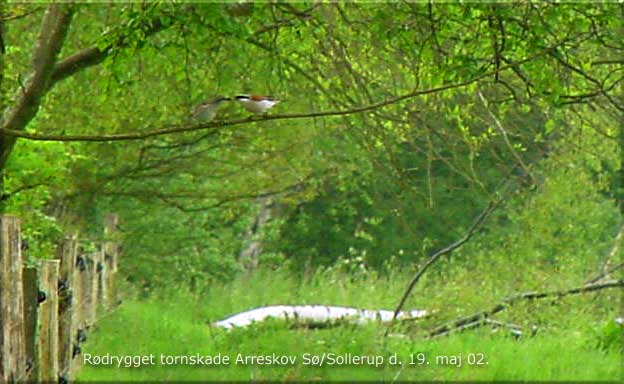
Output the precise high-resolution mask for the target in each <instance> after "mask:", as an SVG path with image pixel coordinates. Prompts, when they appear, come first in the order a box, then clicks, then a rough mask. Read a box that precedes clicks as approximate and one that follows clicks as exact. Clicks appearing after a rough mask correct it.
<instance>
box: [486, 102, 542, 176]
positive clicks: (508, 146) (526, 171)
mask: <svg viewBox="0 0 624 384" xmlns="http://www.w3.org/2000/svg"><path fill="white" fill-rule="evenodd" d="M477 95H478V96H479V99H481V102H482V103H483V106H484V107H485V110H486V111H487V113H488V115H490V117H491V118H492V120H494V124H495V125H496V127H497V128H498V130H499V131H500V133H501V134H502V136H503V140H504V141H505V145H507V149H509V152H511V154H512V155H513V157H514V158H515V159H516V161H517V162H518V164H519V165H520V167H522V170H523V171H524V173H525V174H527V175H529V177H530V178H531V182H532V183H533V184H535V178H534V177H533V174H532V173H531V172H530V170H529V167H527V165H526V164H525V163H524V161H523V160H522V157H520V155H518V152H517V151H516V150H515V149H514V147H513V145H512V144H511V141H509V135H508V134H507V131H506V130H505V128H503V125H502V124H501V123H500V121H499V120H498V118H496V115H494V113H493V112H492V111H491V110H490V106H489V104H488V101H487V100H486V98H485V97H484V96H483V94H482V93H481V91H477Z"/></svg>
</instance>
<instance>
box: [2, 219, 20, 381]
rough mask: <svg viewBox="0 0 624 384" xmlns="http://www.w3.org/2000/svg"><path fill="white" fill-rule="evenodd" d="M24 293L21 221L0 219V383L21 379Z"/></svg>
mask: <svg viewBox="0 0 624 384" xmlns="http://www.w3.org/2000/svg"><path fill="white" fill-rule="evenodd" d="M23 315H24V292H23V286H22V250H21V236H20V222H19V219H17V218H16V217H14V216H0V382H3V383H8V382H12V381H18V380H24V378H25V377H26V348H25V336H24V323H23V318H22V317H23Z"/></svg>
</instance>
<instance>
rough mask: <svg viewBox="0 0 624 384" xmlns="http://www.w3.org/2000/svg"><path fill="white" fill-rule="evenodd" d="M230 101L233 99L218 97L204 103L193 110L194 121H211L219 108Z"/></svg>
mask: <svg viewBox="0 0 624 384" xmlns="http://www.w3.org/2000/svg"><path fill="white" fill-rule="evenodd" d="M228 100H232V99H231V98H229V97H225V96H217V97H215V98H213V99H210V100H206V101H204V102H203V103H201V104H199V105H197V106H196V107H195V108H193V115H192V116H193V119H195V120H197V121H210V120H212V119H214V117H215V115H216V114H217V109H219V106H220V105H221V104H223V103H224V102H226V101H228Z"/></svg>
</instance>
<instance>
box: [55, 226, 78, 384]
mask: <svg viewBox="0 0 624 384" xmlns="http://www.w3.org/2000/svg"><path fill="white" fill-rule="evenodd" d="M76 246H77V242H76V236H75V235H72V236H68V237H66V238H65V239H64V240H63V242H62V243H61V244H60V246H59V248H58V258H59V259H60V271H59V281H58V294H59V332H58V333H59V353H58V359H59V362H58V369H59V374H60V377H63V378H65V379H66V380H67V381H69V378H70V377H71V363H72V360H73V356H72V355H73V343H72V341H73V340H74V338H73V336H74V334H75V313H76V311H75V310H74V300H75V299H74V291H73V288H75V287H74V275H75V268H76V253H77V249H76Z"/></svg>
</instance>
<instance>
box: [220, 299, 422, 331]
mask: <svg viewBox="0 0 624 384" xmlns="http://www.w3.org/2000/svg"><path fill="white" fill-rule="evenodd" d="M426 315H427V311H425V310H413V311H405V312H401V313H400V314H399V318H400V319H408V318H409V319H414V318H420V317H424V316H426ZM393 316H394V312H393V311H388V310H366V309H357V308H350V307H335V306H326V305H272V306H267V307H260V308H255V309H252V310H249V311H245V312H241V313H238V314H236V315H233V316H230V317H228V318H227V319H224V320H220V321H217V322H215V323H213V326H215V327H219V328H225V329H232V328H234V327H246V326H248V325H250V324H253V323H255V322H261V321H264V320H266V319H268V318H273V319H281V320H286V321H292V322H295V323H305V324H306V325H323V324H330V323H332V322H336V321H347V322H352V323H355V324H362V323H366V322H369V321H380V322H389V321H392V319H393Z"/></svg>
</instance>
